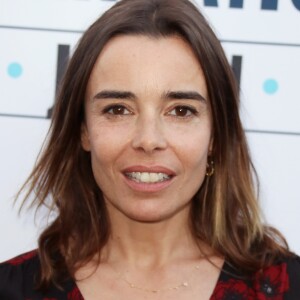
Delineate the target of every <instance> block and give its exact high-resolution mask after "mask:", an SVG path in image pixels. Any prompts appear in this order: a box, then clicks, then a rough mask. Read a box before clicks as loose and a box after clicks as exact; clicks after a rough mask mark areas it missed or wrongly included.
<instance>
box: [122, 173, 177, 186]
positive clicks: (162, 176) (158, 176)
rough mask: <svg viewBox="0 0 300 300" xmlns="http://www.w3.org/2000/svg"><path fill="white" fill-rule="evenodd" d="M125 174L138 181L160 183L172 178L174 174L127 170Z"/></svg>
mask: <svg viewBox="0 0 300 300" xmlns="http://www.w3.org/2000/svg"><path fill="white" fill-rule="evenodd" d="M125 176H126V177H127V178H128V179H130V180H133V181H135V182H138V183H159V182H164V181H167V180H170V179H171V178H172V175H168V174H166V173H162V172H159V173H156V172H126V173H125Z"/></svg>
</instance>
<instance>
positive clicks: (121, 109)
mask: <svg viewBox="0 0 300 300" xmlns="http://www.w3.org/2000/svg"><path fill="white" fill-rule="evenodd" d="M103 112H104V113H105V114H110V115H129V114H131V112H130V111H129V110H128V109H127V108H126V107H125V106H123V105H119V104H118V105H110V106H108V107H106V108H104V110H103Z"/></svg>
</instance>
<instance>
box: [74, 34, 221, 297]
mask: <svg viewBox="0 0 300 300" xmlns="http://www.w3.org/2000/svg"><path fill="white" fill-rule="evenodd" d="M111 91H114V93H112V92H111ZM115 91H117V92H118V93H117V94H116V93H115ZM120 92H121V93H120ZM124 92H126V93H124ZM179 98H180V99H179ZM208 101H209V100H208V93H207V88H206V83H205V78H204V76H203V72H202V69H201V66H200V64H199V62H198V61H197V59H196V57H195V56H194V54H193V52H192V50H191V48H190V47H189V45H188V44H187V43H186V42H184V41H183V40H182V39H181V38H179V37H175V36H174V37H168V38H158V39H154V38H149V37H144V36H119V37H116V38H113V39H112V40H111V41H109V42H108V44H107V45H106V46H105V47H104V49H103V51H102V52H101V54H100V55H99V57H98V59H97V62H96V64H95V66H94V68H93V71H92V73H91V77H90V79H89V82H88V86H87V93H86V101H85V112H86V115H85V123H84V124H83V125H82V147H83V148H84V149H85V150H86V151H89V152H90V153H91V158H92V169H93V173H94V176H95V179H96V181H97V183H98V185H99V188H100V189H101V190H102V192H103V196H104V200H105V203H106V205H107V209H108V213H109V217H110V220H111V226H112V235H111V238H110V241H109V242H108V244H107V246H106V247H105V248H104V249H103V252H102V263H101V265H100V267H98V268H97V269H96V272H94V273H93V275H92V276H89V277H88V278H86V279H84V280H79V281H78V286H79V288H80V290H81V291H82V293H83V294H84V297H85V299H96V298H95V297H99V298H100V296H101V295H102V296H103V295H106V297H105V299H118V297H117V295H120V294H119V293H122V295H126V293H129V294H128V297H130V299H141V297H142V298H143V299H152V298H151V297H153V295H151V294H147V293H146V292H145V291H140V290H137V289H130V288H129V287H128V285H126V283H125V282H124V280H123V281H122V280H117V279H116V278H117V273H119V272H121V274H123V275H122V276H125V275H124V274H126V278H127V279H128V280H130V281H131V282H134V283H136V284H139V283H141V285H142V286H145V285H146V287H153V288H158V287H168V286H176V285H178V283H180V282H182V280H183V278H182V277H184V278H185V279H186V278H189V281H190V282H191V283H193V282H194V288H189V289H188V292H184V293H183V292H182V291H181V290H180V291H179V292H177V294H176V299H181V297H182V298H184V299H194V298H195V299H199V292H200V293H201V295H203V298H201V299H208V298H209V296H210V294H211V293H212V290H213V287H214V285H215V282H216V280H217V277H218V275H219V270H218V269H217V268H215V267H214V266H212V265H211V264H210V263H209V262H207V260H205V259H203V257H202V256H201V252H200V251H199V243H200V244H201V242H199V241H195V240H194V239H193V237H192V235H191V232H190V229H189V210H190V207H191V199H192V198H193V196H194V195H195V193H196V192H197V190H198V189H199V188H200V186H201V184H202V182H203V180H204V178H205V173H206V164H207V156H208V154H209V152H210V149H211V147H212V138H211V117H210V111H209V103H208ZM132 167H133V168H134V170H135V171H136V170H139V169H141V171H143V170H144V168H150V170H152V171H153V170H157V167H160V168H166V169H167V170H168V172H169V173H170V174H171V175H172V176H171V178H170V179H168V180H167V181H166V182H164V183H163V184H162V186H159V184H147V183H146V184H145V183H141V184H140V183H136V182H135V183H134V184H133V186H132V185H131V181H132V180H131V179H128V178H127V177H126V175H125V172H124V170H128V168H132ZM153 168H154V169H153ZM157 186H159V187H158V188H157ZM201 249H202V250H203V251H204V252H206V253H209V251H210V249H209V248H208V247H207V246H206V245H204V244H201ZM211 260H212V261H213V262H214V263H215V264H216V265H217V266H219V267H220V266H221V265H222V263H223V260H222V259H219V258H216V257H214V256H212V257H211ZM195 265H199V267H200V271H199V272H198V271H197V272H195V270H194V267H195ZM91 268H92V267H91V266H90V265H89V266H85V267H83V268H81V269H80V270H79V271H78V273H77V278H78V279H82V278H84V277H86V275H87V274H90V273H89V272H90V271H91ZM201 270H202V271H204V270H205V272H201ZM94 271H95V270H94ZM143 282H144V284H142V283H143ZM199 282H202V284H199ZM112 287H113V288H114V290H115V291H116V295H115V298H114V295H113V294H112V290H111V288H112ZM199 289H200V290H199ZM105 292H107V294H105ZM117 293H118V294H117ZM170 293H174V291H172V292H170V291H166V292H161V293H160V295H161V297H162V298H159V299H168V297H171V298H172V297H174V294H170ZM181 293H183V294H181ZM189 293H190V294H189ZM197 296H198V298H197ZM154 298H155V297H154ZM125 299H127V298H126V297H125ZM128 299H129V298H128ZM156 299H157V298H156Z"/></svg>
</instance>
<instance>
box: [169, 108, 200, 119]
mask: <svg viewBox="0 0 300 300" xmlns="http://www.w3.org/2000/svg"><path fill="white" fill-rule="evenodd" d="M193 114H196V110H195V109H193V108H191V107H187V106H177V107H175V108H173V109H172V110H171V111H170V115H173V116H176V117H181V118H183V117H189V116H191V115H193Z"/></svg>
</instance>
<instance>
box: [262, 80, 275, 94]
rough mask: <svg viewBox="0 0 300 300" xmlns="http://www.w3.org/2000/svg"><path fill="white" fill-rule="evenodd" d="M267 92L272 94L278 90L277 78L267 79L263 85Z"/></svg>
mask: <svg viewBox="0 0 300 300" xmlns="http://www.w3.org/2000/svg"><path fill="white" fill-rule="evenodd" d="M263 88H264V91H265V93H267V94H269V95H272V94H275V93H276V92H277V91H278V82H277V81H276V80H275V79H267V80H266V81H265V82H264V85H263Z"/></svg>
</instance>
